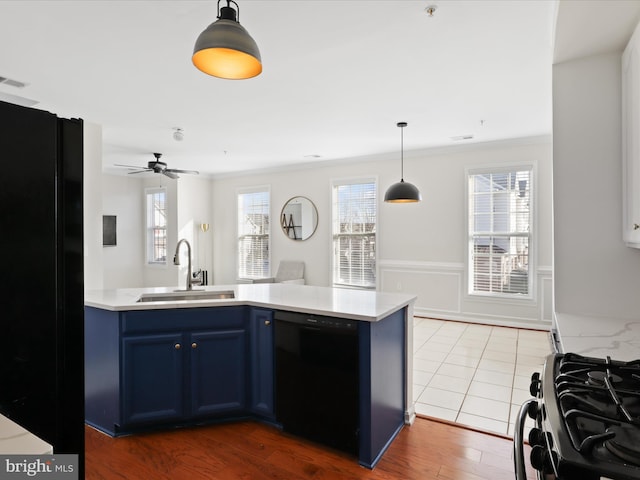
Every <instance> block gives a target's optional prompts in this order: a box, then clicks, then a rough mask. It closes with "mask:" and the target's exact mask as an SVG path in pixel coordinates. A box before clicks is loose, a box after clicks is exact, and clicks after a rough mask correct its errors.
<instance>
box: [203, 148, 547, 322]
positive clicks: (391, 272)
mask: <svg viewBox="0 0 640 480" xmlns="http://www.w3.org/2000/svg"><path fill="white" fill-rule="evenodd" d="M360 160H361V161H355V160H351V161H344V162H342V163H341V164H338V163H331V164H327V165H319V166H315V167H308V168H301V169H299V170H288V171H279V172H268V173H256V174H251V175H243V176H237V177H225V178H219V179H215V180H214V181H213V215H212V218H213V224H212V229H213V241H214V255H213V256H214V266H215V272H216V277H215V283H217V284H221V283H222V284H226V283H235V282H236V257H235V251H236V240H235V235H236V221H237V220H236V206H235V205H236V202H235V198H236V193H237V190H238V188H241V187H251V186H256V185H269V186H270V190H271V205H272V209H271V215H272V218H274V219H278V218H280V211H281V208H282V206H283V205H284V204H285V202H286V201H287V200H288V199H289V198H291V197H294V196H298V195H301V196H306V197H308V198H309V199H311V200H312V201H313V202H314V203H315V204H316V207H317V208H318V213H319V223H318V229H317V231H316V233H315V234H314V235H313V237H311V238H310V239H309V240H306V241H304V242H299V241H293V240H291V239H289V238H287V237H286V236H285V234H284V233H283V232H282V231H281V230H280V227H279V223H278V222H273V225H272V233H271V260H272V268H273V269H274V270H275V268H276V267H277V265H278V263H279V261H280V260H285V259H291V260H298V259H299V260H304V261H305V264H306V270H305V278H306V282H307V284H310V285H320V286H328V285H330V284H331V227H330V219H331V189H330V185H331V181H332V180H334V179H340V178H348V177H377V178H378V189H379V190H378V198H379V211H378V215H379V223H378V282H379V289H380V290H384V291H399V292H407V293H414V294H417V295H418V300H417V302H416V308H415V312H416V314H419V315H425V316H432V317H438V318H446V319H458V320H466V321H482V322H488V323H494V324H503V325H526V326H547V325H548V324H549V323H550V321H551V313H552V298H551V292H552V286H551V222H552V220H551V188H552V185H551V168H552V167H551V143H550V139H549V138H544V139H539V138H536V139H523V140H519V141H514V142H502V143H499V144H497V143H496V144H486V145H481V144H475V145H473V146H469V147H462V148H452V149H445V150H441V151H437V152H433V151H432V152H430V153H425V152H422V153H415V152H405V179H406V180H407V181H410V182H412V183H414V184H416V185H417V186H418V188H420V190H421V192H422V195H423V201H422V202H421V203H418V204H402V205H400V204H385V203H384V202H383V201H382V198H383V196H384V192H385V190H386V189H387V188H388V187H389V185H391V184H392V183H394V182H396V181H398V178H396V177H397V175H398V171H399V164H398V155H387V156H379V157H376V158H371V159H369V160H363V159H360ZM512 162H518V163H522V162H529V163H532V164H535V165H536V181H537V187H538V191H537V193H538V195H537V197H536V203H537V204H536V212H537V217H538V223H537V225H538V231H537V237H536V240H537V242H536V243H537V247H538V248H537V250H536V258H537V260H536V262H537V265H538V270H539V272H538V276H537V278H536V279H535V282H534V283H535V299H534V300H533V301H508V302H504V301H502V302H497V301H495V300H483V301H479V300H474V299H473V298H470V297H468V296H467V295H466V294H465V291H466V288H465V282H464V265H465V255H466V248H467V247H466V241H465V235H466V230H465V221H466V216H465V169H467V168H474V167H478V166H487V165H496V164H511V163H512ZM272 273H275V271H274V272H272Z"/></svg>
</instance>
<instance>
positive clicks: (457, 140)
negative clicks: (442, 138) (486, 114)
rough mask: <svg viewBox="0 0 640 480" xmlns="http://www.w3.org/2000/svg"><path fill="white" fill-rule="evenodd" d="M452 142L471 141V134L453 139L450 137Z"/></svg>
mask: <svg viewBox="0 0 640 480" xmlns="http://www.w3.org/2000/svg"><path fill="white" fill-rule="evenodd" d="M450 138H451V140H453V141H454V142H459V141H460V140H471V139H472V138H473V135H472V134H468V135H457V136H455V137H450Z"/></svg>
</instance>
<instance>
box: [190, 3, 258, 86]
mask: <svg viewBox="0 0 640 480" xmlns="http://www.w3.org/2000/svg"><path fill="white" fill-rule="evenodd" d="M220 1H221V0H218V17H217V18H218V20H216V21H215V22H213V23H212V24H211V25H209V26H208V27H207V28H206V29H205V30H204V31H203V32H202V33H201V34H200V35H199V36H198V39H197V40H196V44H195V47H194V48H193V57H192V59H191V60H192V61H193V64H194V65H195V66H196V68H197V69H198V70H201V71H203V72H204V73H206V74H208V75H212V76H214V77H219V78H226V79H230V80H241V79H245V78H252V77H255V76H257V75H260V73H261V72H262V60H261V59H260V51H259V50H258V45H257V44H256V42H255V40H254V39H253V38H251V35H249V33H248V32H247V31H246V30H245V29H244V27H243V26H242V25H240V21H239V18H240V7H238V4H237V3H236V2H234V1H233V0H222V1H226V2H227V6H226V7H222V8H220ZM232 3H233V4H234V5H235V6H236V9H237V12H236V10H234V9H233V7H231V4H232Z"/></svg>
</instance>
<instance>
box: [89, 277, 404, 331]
mask: <svg viewBox="0 0 640 480" xmlns="http://www.w3.org/2000/svg"><path fill="white" fill-rule="evenodd" d="M196 288H197V289H198V290H205V291H211V292H215V291H228V290H233V291H234V295H235V298H233V299H218V300H172V301H161V302H138V301H137V300H138V299H139V298H140V296H141V295H143V294H151V293H170V292H174V291H177V290H179V287H155V288H122V289H116V290H89V291H87V292H85V301H84V303H85V305H86V306H88V307H96V308H101V309H104V310H112V311H126V310H155V309H169V308H197V307H220V306H229V305H249V306H256V307H266V308H272V309H276V310H277V309H281V310H288V311H292V312H302V313H310V314H316V315H327V316H333V317H341V318H349V319H352V320H361V321H369V322H375V321H378V320H382V319H383V318H385V317H387V316H388V315H390V314H392V313H393V312H396V311H397V310H400V309H401V308H404V307H406V306H409V305H412V304H413V302H414V301H415V300H416V296H415V295H409V294H405V293H384V292H376V291H371V290H353V289H345V288H331V287H314V286H311V285H295V284H286V283H259V284H241V285H216V286H208V287H194V289H196Z"/></svg>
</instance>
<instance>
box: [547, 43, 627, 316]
mask: <svg viewBox="0 0 640 480" xmlns="http://www.w3.org/2000/svg"><path fill="white" fill-rule="evenodd" d="M553 92H554V94H553V97H554V105H553V117H554V127H553V138H554V147H553V157H554V167H553V177H554V180H553V181H554V206H553V208H554V283H555V292H554V294H555V308H556V311H558V312H562V313H575V314H588V315H604V316H613V317H622V318H624V317H635V318H637V315H638V312H639V311H640V295H638V291H639V290H638V287H639V286H640V250H636V249H632V248H629V247H626V246H625V245H624V244H623V242H622V223H621V222H622V178H621V175H622V163H621V162H622V151H621V104H620V102H621V52H615V53H609V54H604V55H595V56H590V57H586V58H581V59H578V60H573V61H569V62H565V63H560V64H557V65H554V67H553Z"/></svg>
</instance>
